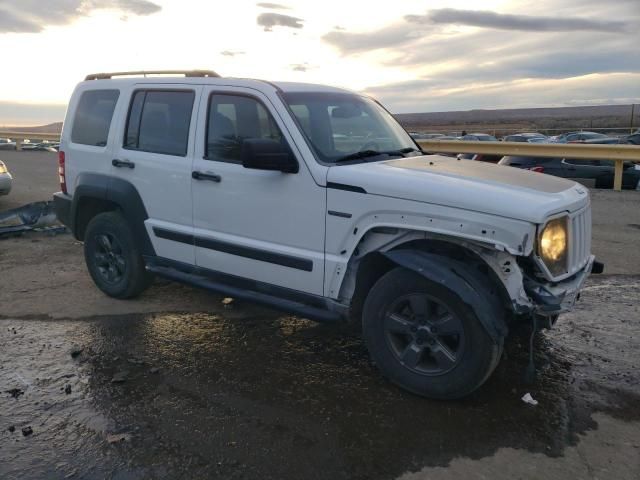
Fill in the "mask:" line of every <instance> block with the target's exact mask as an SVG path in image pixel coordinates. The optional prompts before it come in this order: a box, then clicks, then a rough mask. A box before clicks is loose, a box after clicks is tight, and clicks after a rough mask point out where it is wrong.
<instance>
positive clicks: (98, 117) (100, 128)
mask: <svg viewBox="0 0 640 480" xmlns="http://www.w3.org/2000/svg"><path fill="white" fill-rule="evenodd" d="M119 96H120V91H119V90H89V91H86V92H84V93H83V94H82V96H81V97H80V101H79V102H78V107H77V108H76V114H75V117H74V119H73V128H72V130H71V141H72V142H73V143H79V144H82V145H92V146H95V147H104V146H105V145H106V144H107V138H109V127H110V126H111V119H112V118H113V111H114V110H115V108H116V102H117V101H118V97H119Z"/></svg>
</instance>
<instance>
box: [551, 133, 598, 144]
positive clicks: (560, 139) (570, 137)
mask: <svg viewBox="0 0 640 480" xmlns="http://www.w3.org/2000/svg"><path fill="white" fill-rule="evenodd" d="M598 138H607V135H605V134H603V133H597V132H569V133H563V134H562V135H558V136H556V137H551V139H550V141H551V142H552V143H582V142H584V141H585V140H595V139H598Z"/></svg>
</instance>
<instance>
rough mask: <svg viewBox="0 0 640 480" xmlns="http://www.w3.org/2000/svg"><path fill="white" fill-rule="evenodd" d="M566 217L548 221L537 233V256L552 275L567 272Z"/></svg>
mask: <svg viewBox="0 0 640 480" xmlns="http://www.w3.org/2000/svg"><path fill="white" fill-rule="evenodd" d="M567 240H568V235H567V217H560V218H555V219H553V220H551V221H549V222H548V223H547V224H546V225H545V226H544V228H543V229H542V230H540V234H539V235H538V256H539V257H540V258H541V259H542V261H543V262H544V264H545V265H546V266H547V268H548V269H549V272H550V273H551V275H553V276H557V275H561V274H563V273H566V272H567V258H568V255H567V245H568V241H567Z"/></svg>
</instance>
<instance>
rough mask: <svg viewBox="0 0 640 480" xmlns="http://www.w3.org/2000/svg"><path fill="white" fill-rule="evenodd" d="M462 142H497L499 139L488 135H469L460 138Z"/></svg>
mask: <svg viewBox="0 0 640 480" xmlns="http://www.w3.org/2000/svg"><path fill="white" fill-rule="evenodd" d="M460 140H468V141H477V142H497V141H498V139H497V138H496V137H494V136H493V135H489V134H487V133H468V134H467V135H464V136H462V137H460Z"/></svg>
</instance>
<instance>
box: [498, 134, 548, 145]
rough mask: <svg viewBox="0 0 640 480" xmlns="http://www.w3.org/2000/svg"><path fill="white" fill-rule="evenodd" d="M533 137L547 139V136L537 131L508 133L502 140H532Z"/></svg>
mask: <svg viewBox="0 0 640 480" xmlns="http://www.w3.org/2000/svg"><path fill="white" fill-rule="evenodd" d="M532 139H536V140H537V139H542V140H546V139H547V136H546V135H543V134H541V133H537V132H530V133H514V134H513V135H507V136H506V137H504V138H503V139H502V140H504V141H505V142H523V143H524V142H530V141H531V140H532Z"/></svg>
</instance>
